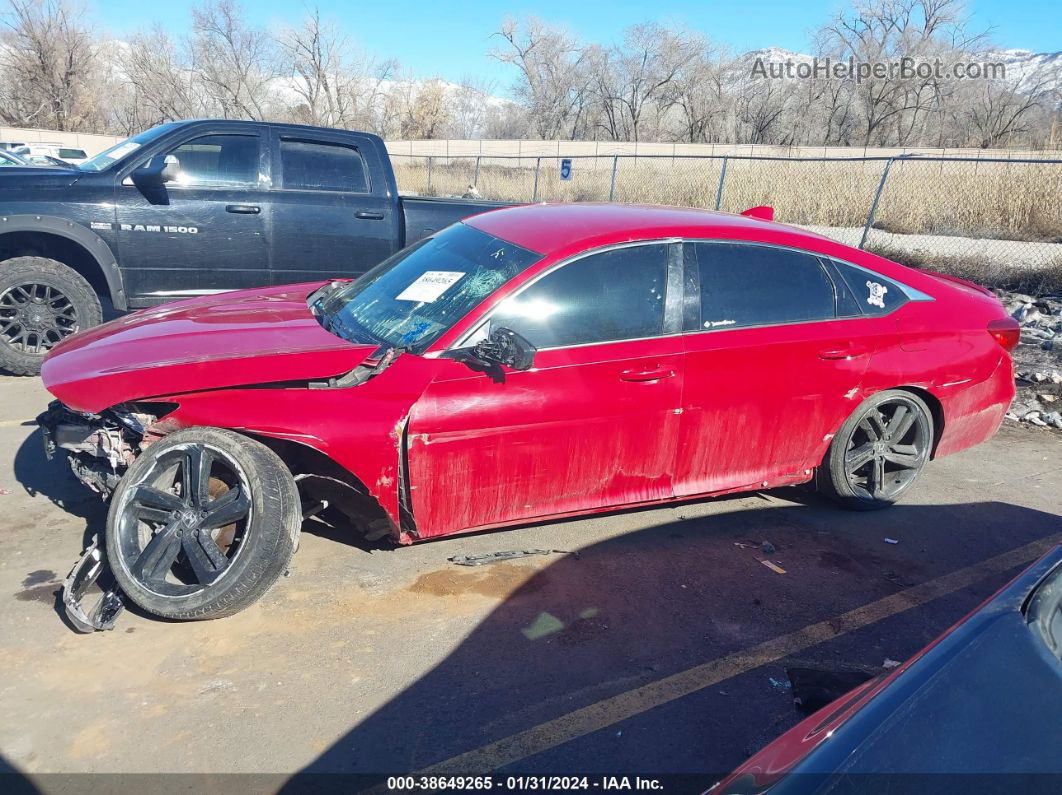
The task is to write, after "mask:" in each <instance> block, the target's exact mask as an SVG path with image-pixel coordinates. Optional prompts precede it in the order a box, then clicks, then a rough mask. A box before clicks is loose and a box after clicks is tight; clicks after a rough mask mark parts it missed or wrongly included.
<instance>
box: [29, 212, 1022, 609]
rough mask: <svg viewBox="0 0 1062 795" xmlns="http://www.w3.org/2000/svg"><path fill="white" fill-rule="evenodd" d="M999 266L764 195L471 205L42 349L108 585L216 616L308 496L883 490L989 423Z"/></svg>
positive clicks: (570, 509)
mask: <svg viewBox="0 0 1062 795" xmlns="http://www.w3.org/2000/svg"><path fill="white" fill-rule="evenodd" d="M1017 335H1018V328H1017V323H1016V322H1015V321H1014V320H1013V319H1012V318H1009V317H1008V316H1007V314H1006V312H1005V311H1004V309H1003V307H1002V306H1001V305H1000V303H999V301H998V300H997V299H996V298H995V297H994V296H993V295H992V294H991V293H990V292H988V291H986V290H983V289H980V288H977V287H974V286H972V285H969V284H966V283H962V282H959V281H954V280H951V279H948V278H944V277H940V276H936V275H932V274H928V273H923V272H918V271H914V270H911V269H909V268H905V267H903V266H902V265H897V264H896V263H894V262H889V261H888V260H885V259H882V258H880V257H877V256H874V255H873V254H869V253H867V252H865V251H859V250H857V249H853V248H849V247H847V246H844V245H841V244H840V243H837V242H834V241H832V240H829V239H827V238H825V237H820V236H818V235H815V234H812V233H809V232H806V231H804V230H800V229H797V228H794V227H788V226H784V225H782V224H777V223H774V222H772V221H769V220H765V219H763V218H759V217H745V216H738V215H729V214H725V213H714V212H705V211H699V210H683V209H677V208H662V207H635V206H624V205H593V204H591V205H530V206H525V207H516V208H509V209H502V210H497V211H494V212H489V213H484V214H482V215H478V216H476V217H475V218H471V219H468V220H467V221H465V222H463V223H459V224H455V225H454V226H451V227H450V228H448V229H446V230H444V231H442V232H440V233H438V234H437V235H434V236H433V237H431V238H430V239H428V240H425V241H423V242H421V243H419V244H416V245H414V246H410V247H409V248H407V249H405V250H404V251H402V252H400V253H399V254H397V255H395V256H394V257H392V258H391V259H389V260H387V261H386V262H384V263H382V264H381V265H379V266H378V267H377V268H375V269H373V270H372V271H370V272H369V273H367V274H366V275H365V276H363V277H361V278H360V279H357V280H355V281H333V282H325V283H321V282H313V283H309V284H305V283H304V284H296V285H290V286H286V287H273V288H263V289H259V290H247V291H240V292H234V293H229V294H227V295H224V296H212V297H203V298H197V299H192V300H188V301H183V302H176V303H172V304H168V305H165V306H162V307H157V308H154V309H150V310H145V311H142V312H138V313H135V314H132V315H130V316H128V317H124V318H120V319H118V320H115V321H112V322H111V323H108V324H107V325H104V326H100V327H98V328H96V329H90V330H88V331H86V332H83V333H81V334H79V335H76V336H74V337H71V338H70V339H68V340H66V341H64V342H63V343H62V344H60V345H58V346H57V347H56V348H55V349H54V350H53V351H52V352H51V353H50V354H49V356H48V358H47V359H46V360H45V363H44V369H43V379H44V384H45V386H46V387H47V388H48V389H49V390H50V391H51V393H52V394H53V395H55V397H56V398H58V401H61V402H56V403H55V404H53V405H52V407H51V408H50V410H49V411H48V412H47V413H46V414H45V415H43V416H42V417H41V418H40V423H41V425H42V426H43V428H44V430H45V433H46V438H47V443H48V445H49V448H50V449H54V448H61V449H63V450H65V451H66V452H67V454H68V458H69V461H70V465H71V466H72V467H73V470H74V473H75V474H76V475H77V476H78V477H79V478H80V479H81V480H82V481H83V482H84V483H85V484H86V485H88V486H89V487H90V488H92V489H94V490H95V491H97V492H99V493H100V494H102V495H104V496H105V497H107V498H109V499H110V501H111V509H110V516H109V518H108V524H107V539H106V541H107V549H108V557H109V559H110V562H111V565H112V568H113V569H114V572H115V576H116V577H117V578H118V580H119V583H120V584H121V587H122V589H123V590H124V591H125V592H126V593H127V594H128V595H129V597H130V598H132V599H133V600H134V601H136V602H137V603H138V604H139V605H141V606H142V607H143V608H144V609H146V610H149V611H152V612H155V613H157V614H159V615H164V616H170V617H176V618H208V617H212V616H219V615H226V614H228V613H232V612H234V611H236V610H238V609H240V608H241V607H243V606H245V605H247V604H249V603H250V602H251V601H253V600H254V599H256V598H257V597H258V596H260V595H261V594H262V593H263V592H264V591H265V589H267V588H268V587H269V586H270V585H271V584H272V582H273V581H274V580H275V579H276V578H277V576H279V574H280V573H281V572H282V571H283V570H284V569H285V568H286V566H287V563H288V559H289V558H290V556H291V554H292V552H293V550H294V548H295V543H296V539H297V535H298V532H299V527H300V517H301V516H302V514H303V512H304V511H307V510H314V509H315V508H314V506H315V505H318V504H319V502H320V500H319V498H318V496H317V495H315V493H314V489H315V488H316V487H318V486H327V487H328V488H329V489H330V490H331V491H330V493H329V496H327V497H326V498H325V499H327V501H328V507H329V509H330V510H333V511H336V510H338V511H345V512H346V514H347V516H349V519H350V523H351V524H352V526H353V528H355V530H353V531H356V529H361V530H363V531H367V532H368V533H370V534H373V535H375V534H377V533H379V532H383V533H386V534H389V535H390V536H391V537H392V538H393V540H394V541H395V542H397V543H400V544H408V543H412V542H414V541H419V540H423V539H430V538H438V537H440V536H445V535H451V534H454V533H463V532H468V531H472V530H483V529H488V528H495V527H502V526H506V525H514V524H519V523H526V522H531V521H541V520H543V519H549V518H558V517H564V516H572V515H577V514H586V513H592V512H596V511H603V510H612V509H615V508H620V507H628V506H637V505H647V504H652V503H659V502H664V501H669V500H681V499H691V498H695V497H700V496H704V495H719V494H727V493H731V492H738V491H747V490H751V489H760V488H770V487H777V486H784V485H789V484H797V483H804V482H807V481H811V480H816V481H817V483H818V484H819V486H820V487H821V488H822V489H823V490H824V491H826V492H827V493H828V494H830V495H832V496H833V497H835V498H836V499H837V500H838V501H839V502H841V503H842V504H844V505H846V506H848V507H851V508H854V509H857V510H867V509H874V508H881V507H885V506H887V505H889V504H891V503H893V502H894V501H896V500H897V499H899V498H900V497H901V495H903V494H904V493H905V492H906V491H907V490H908V489H909V488H910V487H911V486H912V484H913V483H914V482H915V480H916V478H917V477H918V474H919V472H920V471H921V470H922V468H923V467H924V466H925V465H926V463H927V462H928V461H929V460H930V459H932V458H935V457H940V456H944V455H948V454H951V453H954V452H957V451H959V450H963V449H966V448H968V447H971V446H972V445H975V444H978V443H979V442H982V441H984V440H985V439H987V438H989V437H990V436H992V434H994V433H995V431H996V429H997V428H998V426H999V424H1000V422H1001V421H1002V419H1003V415H1004V413H1005V412H1006V410H1007V408H1008V406H1009V404H1010V401H1011V398H1012V397H1013V395H1014V379H1013V375H1012V368H1011V359H1010V356H1009V353H1008V351H1009V350H1010V349H1012V348H1013V347H1014V345H1015V344H1016V343H1017Z"/></svg>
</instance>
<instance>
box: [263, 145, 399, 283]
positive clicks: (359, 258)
mask: <svg viewBox="0 0 1062 795" xmlns="http://www.w3.org/2000/svg"><path fill="white" fill-rule="evenodd" d="M273 151H274V162H275V163H277V164H278V167H277V173H276V174H275V176H274V180H273V185H274V191H273V194H272V199H273V216H272V222H273V226H272V233H273V271H274V283H276V284H287V283H289V282H300V281H312V280H317V279H328V278H331V277H333V276H358V275H360V274H362V273H364V272H365V271H367V270H368V269H369V268H371V267H372V266H373V265H375V264H377V263H378V262H381V261H383V260H384V259H386V258H387V257H389V256H390V255H391V254H392V253H394V252H395V251H396V250H398V248H400V244H399V224H398V219H397V218H396V217H395V206H396V202H395V200H394V197H393V196H391V195H390V188H389V187H388V184H387V181H386V180H385V179H384V178H383V175H382V174H381V173H380V165H381V164H379V163H378V162H377V161H378V159H379V155H378V154H377V151H376V149H375V148H374V147H372V146H371V145H370V142H369V139H367V138H362V137H360V136H357V135H354V134H350V133H345V134H344V133H334V134H333V133H328V132H325V131H316V130H294V129H293V130H284V129H280V130H274V133H273Z"/></svg>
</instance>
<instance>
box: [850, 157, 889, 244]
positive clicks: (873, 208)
mask: <svg viewBox="0 0 1062 795" xmlns="http://www.w3.org/2000/svg"><path fill="white" fill-rule="evenodd" d="M895 160H897V158H895V157H890V158H889V159H888V160H886V161H885V170H884V171H882V172H881V180H880V181H879V182H878V189H877V191H875V193H874V201H872V202H871V203H870V212H869V213H867V222H866V224H864V225H863V236H862V237H861V238H859V247H860V248H863V246H865V245H866V242H867V235H869V234H870V226H871V224H873V223H874V214H875V213H876V212H877V211H878V200H879V199H881V192H882V190H884V189H885V180H886V179H888V178H889V169H890V168H892V164H893V162H894V161H895Z"/></svg>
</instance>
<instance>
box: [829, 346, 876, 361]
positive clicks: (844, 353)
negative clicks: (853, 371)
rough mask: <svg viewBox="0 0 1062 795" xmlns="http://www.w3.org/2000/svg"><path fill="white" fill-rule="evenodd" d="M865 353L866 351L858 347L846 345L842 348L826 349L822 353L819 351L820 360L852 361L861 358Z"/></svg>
mask: <svg viewBox="0 0 1062 795" xmlns="http://www.w3.org/2000/svg"><path fill="white" fill-rule="evenodd" d="M866 352H867V349H866V348H864V347H862V346H860V345H848V346H846V347H843V348H828V349H827V350H824V351H819V358H820V359H854V358H856V357H857V356H862V355H863V354H864V353H866Z"/></svg>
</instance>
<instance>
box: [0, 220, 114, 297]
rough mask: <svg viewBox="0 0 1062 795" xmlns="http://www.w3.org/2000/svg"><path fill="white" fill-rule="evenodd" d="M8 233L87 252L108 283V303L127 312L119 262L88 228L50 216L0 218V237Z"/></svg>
mask: <svg viewBox="0 0 1062 795" xmlns="http://www.w3.org/2000/svg"><path fill="white" fill-rule="evenodd" d="M11 232H41V233H44V234H49V235H55V236H56V237H65V238H66V239H67V240H70V241H73V242H74V243H77V244H78V245H79V246H81V247H82V248H83V249H85V251H87V252H88V254H89V256H91V257H92V259H93V260H95V262H96V265H97V267H99V269H100V272H101V273H103V278H104V279H105V280H106V282H107V289H108V291H109V292H110V294H111V302H112V303H113V304H114V308H115V309H118V310H119V311H125V310H126V309H128V308H129V301H128V298H127V296H126V294H125V283H124V281H123V280H122V271H121V269H120V268H119V267H118V260H117V259H116V258H115V256H114V252H113V251H111V247H110V246H109V245H107V241H106V240H104V239H103V238H102V237H100V236H99V235H97V234H96V233H95V232H93V231H92V230H91V229H89V228H88V227H86V226H84V225H82V224H79V223H76V222H74V221H71V220H70V219H68V218H59V217H58V216H52V215H5V216H0V235H6V234H8V233H11Z"/></svg>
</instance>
